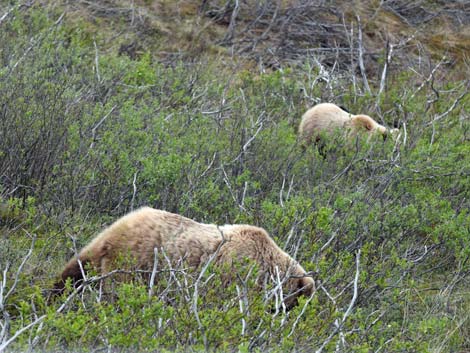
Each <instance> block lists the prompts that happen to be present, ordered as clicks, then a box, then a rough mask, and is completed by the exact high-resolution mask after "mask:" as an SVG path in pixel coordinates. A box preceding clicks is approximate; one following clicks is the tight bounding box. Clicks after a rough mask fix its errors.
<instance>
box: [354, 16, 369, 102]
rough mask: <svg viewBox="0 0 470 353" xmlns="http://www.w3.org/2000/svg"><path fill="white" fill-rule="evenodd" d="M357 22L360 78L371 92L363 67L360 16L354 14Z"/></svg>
mask: <svg viewBox="0 0 470 353" xmlns="http://www.w3.org/2000/svg"><path fill="white" fill-rule="evenodd" d="M356 19H357V24H358V31H357V41H358V43H357V47H358V50H359V68H360V69H361V75H362V80H363V81H364V87H365V88H366V91H367V93H369V94H372V92H371V90H370V87H369V82H368V81H367V75H366V69H365V67H364V58H363V56H364V54H363V46H362V28H361V18H360V17H359V15H357V16H356Z"/></svg>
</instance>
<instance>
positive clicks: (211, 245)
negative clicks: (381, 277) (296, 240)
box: [55, 207, 314, 307]
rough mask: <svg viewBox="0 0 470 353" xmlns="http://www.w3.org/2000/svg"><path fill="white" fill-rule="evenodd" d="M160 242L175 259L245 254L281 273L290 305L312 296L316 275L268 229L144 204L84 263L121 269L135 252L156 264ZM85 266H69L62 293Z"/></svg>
mask: <svg viewBox="0 0 470 353" xmlns="http://www.w3.org/2000/svg"><path fill="white" fill-rule="evenodd" d="M154 248H157V250H159V251H163V252H164V253H165V254H166V255H167V256H168V257H169V259H170V260H171V261H172V262H173V263H174V264H176V263H178V262H179V261H181V260H183V261H184V262H185V263H187V264H188V265H190V266H193V267H197V266H199V265H201V264H202V263H204V262H206V261H207V260H208V259H209V258H210V257H211V256H212V255H214V254H215V255H214V258H213V261H214V263H215V264H219V265H221V264H229V265H230V264H232V262H233V261H234V260H237V261H241V260H243V259H245V258H249V259H251V260H254V261H255V262H256V263H257V264H258V265H259V268H260V271H261V272H262V273H265V274H267V275H272V276H274V278H275V276H276V275H277V272H278V273H279V274H280V276H281V279H282V278H283V277H285V278H286V281H285V284H284V287H285V289H286V290H287V292H288V293H290V294H292V295H290V296H288V297H287V298H288V299H287V300H285V303H286V306H287V307H291V306H292V305H295V303H296V297H297V296H298V295H300V294H303V295H306V296H310V295H311V294H312V293H313V291H314V281H313V279H312V278H311V277H307V276H306V272H305V270H304V269H303V268H302V267H301V266H300V265H299V264H298V263H297V262H296V261H294V260H293V259H292V258H291V257H290V256H289V255H288V254H286V253H285V252H284V251H283V250H281V249H280V248H279V247H278V246H277V245H276V243H275V242H274V241H273V240H272V239H271V238H270V236H269V235H268V233H267V232H266V231H265V230H264V229H262V228H258V227H254V226H250V225H224V226H220V227H217V226H216V225H213V224H202V223H198V222H195V221H193V220H191V219H188V218H185V217H183V216H180V215H177V214H173V213H169V212H166V211H161V210H156V209H153V208H150V207H143V208H141V209H138V210H136V211H134V212H131V213H129V214H127V215H125V216H124V217H122V218H120V219H119V220H117V221H116V222H115V223H113V224H112V225H111V226H109V227H108V228H106V229H105V230H104V231H103V232H101V233H100V234H98V235H97V236H96V237H95V238H94V239H93V240H92V241H91V242H90V243H89V244H88V245H87V246H85V247H84V248H83V249H82V250H81V251H80V253H79V254H78V258H79V259H80V261H81V263H82V268H84V267H88V266H87V265H91V266H92V267H93V268H94V269H96V270H98V271H99V272H100V273H101V274H106V273H108V272H110V271H112V270H114V269H117V266H118V265H117V264H116V261H117V260H119V258H120V257H121V258H122V256H123V255H124V256H128V255H130V256H131V257H133V258H134V259H135V261H136V264H135V267H134V268H136V269H141V270H151V269H152V267H153V263H154V256H155V255H154ZM82 268H81V267H80V265H79V263H78V261H77V258H76V257H75V258H73V259H71V260H70V261H69V262H68V263H67V265H66V266H65V268H64V270H63V272H62V275H61V279H60V280H59V281H58V282H57V283H56V286H55V292H56V294H58V293H61V292H62V291H63V290H64V286H65V282H66V280H67V279H68V278H71V279H72V282H73V283H74V284H75V285H77V282H78V283H79V282H80V281H81V280H83V275H82Z"/></svg>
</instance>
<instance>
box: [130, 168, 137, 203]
mask: <svg viewBox="0 0 470 353" xmlns="http://www.w3.org/2000/svg"><path fill="white" fill-rule="evenodd" d="M137 173H138V172H135V173H134V180H133V181H132V188H133V190H134V191H133V193H132V199H131V210H133V209H134V201H135V195H136V193H137V185H136V183H135V182H136V180H137Z"/></svg>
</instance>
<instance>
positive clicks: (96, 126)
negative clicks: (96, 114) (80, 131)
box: [89, 105, 117, 149]
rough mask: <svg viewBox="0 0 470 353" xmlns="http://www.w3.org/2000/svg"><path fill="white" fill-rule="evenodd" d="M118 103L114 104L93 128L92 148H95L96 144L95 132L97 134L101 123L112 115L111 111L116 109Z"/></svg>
mask: <svg viewBox="0 0 470 353" xmlns="http://www.w3.org/2000/svg"><path fill="white" fill-rule="evenodd" d="M116 107H117V105H114V106H113V107H112V108H111V110H110V111H109V112H108V113H107V114H106V115H105V116H104V117H103V118H102V119H101V120H100V121H99V122H98V123H97V124H96V125H95V126H94V127H93V129H91V139H92V141H91V144H90V147H89V148H90V149H92V148H93V146H94V144H95V134H96V130H97V129H98V128H99V127H100V126H101V124H103V123H104V121H105V120H106V119H107V118H108V117H109V116H110V115H111V113H112V112H113V111H114V109H116Z"/></svg>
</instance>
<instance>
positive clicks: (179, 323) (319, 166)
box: [0, 0, 470, 352]
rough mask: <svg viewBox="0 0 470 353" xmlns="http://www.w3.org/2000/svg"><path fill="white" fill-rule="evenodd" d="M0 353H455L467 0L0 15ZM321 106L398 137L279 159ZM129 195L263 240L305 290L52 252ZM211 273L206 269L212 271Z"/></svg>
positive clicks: (469, 223)
mask: <svg viewBox="0 0 470 353" xmlns="http://www.w3.org/2000/svg"><path fill="white" fill-rule="evenodd" d="M0 10H1V11H0V38H1V44H0V107H1V108H0V198H1V200H0V201H1V202H0V270H1V273H0V352H3V351H6V352H18V351H38V352H50V351H54V352H57V351H73V352H88V351H90V352H95V351H107V352H127V351H129V352H130V351H132V352H135V351H152V352H169V351H171V352H173V351H204V350H211V351H220V352H236V351H238V352H265V351H266V352H285V351H297V352H307V351H308V352H461V351H467V350H470V318H469V316H470V294H469V289H470V281H469V279H470V278H469V274H470V264H469V256H470V234H469V233H470V215H469V208H470V175H469V174H470V119H469V114H470V113H469V110H470V95H469V81H468V78H469V77H470V75H469V74H470V72H469V71H470V70H469V65H470V62H469V59H468V48H469V46H470V37H469V33H470V4H469V2H468V1H452V2H448V1H430V0H429V1H426V0H419V1H418V0H416V1H404V0H403V1H402V0H395V1H376V0H364V1H354V2H350V1H342V0H335V1H330V2H317V1H309V0H306V1H261V2H260V1H251V0H248V1H243V2H241V1H233V0H201V1H196V0H178V1H165V0H159V1H146V0H140V1H137V0H136V1H133V0H132V1H131V0H117V1H107V0H97V1H84V0H77V1H65V0H54V1H41V0H36V1H35V0H29V1H26V0H23V1H15V0H8V1H5V0H2V1H0ZM319 102H334V103H335V104H338V105H341V106H344V107H347V108H348V109H349V110H350V111H353V112H361V113H364V114H368V115H370V116H372V117H373V118H374V119H375V120H377V121H378V122H379V123H381V124H383V125H385V126H389V127H399V128H400V137H399V139H398V140H397V141H393V140H392V139H387V140H385V141H383V140H371V141H368V140H367V139H364V138H361V137H360V136H359V137H357V140H356V141H355V143H354V144H353V145H352V146H351V144H350V143H349V142H347V141H344V138H342V137H341V136H334V137H332V138H330V139H328V142H327V144H326V146H325V150H326V151H327V153H325V154H323V155H320V154H319V152H318V148H317V147H316V146H309V147H307V148H304V149H303V148H301V146H300V144H299V143H298V141H297V136H296V132H297V129H298V124H299V123H300V118H301V116H302V114H303V113H304V112H305V111H306V109H307V108H309V107H311V106H313V105H315V104H317V103H319ZM142 205H149V206H152V207H156V208H160V209H165V210H168V211H170V212H174V213H178V214H182V215H184V216H186V217H188V218H192V219H195V220H197V221H199V222H204V223H216V224H225V223H246V224H253V225H257V226H261V227H263V228H265V229H266V230H267V231H268V232H269V233H270V234H271V236H272V237H273V239H274V240H275V241H276V243H277V244H279V246H280V247H281V248H282V249H284V250H285V251H286V252H287V253H289V254H290V255H291V256H293V257H294V258H295V259H296V260H298V261H299V262H300V263H301V264H302V266H303V267H304V268H305V269H306V270H307V271H311V273H312V275H313V276H314V278H315V281H316V284H317V292H316V293H315V294H314V295H313V296H312V297H310V298H301V299H300V300H299V305H298V306H296V307H295V308H294V309H292V310H291V311H285V310H283V308H282V307H279V306H277V305H276V303H277V302H278V299H279V295H280V294H279V292H278V290H277V289H276V288H277V286H276V284H275V283H274V284H272V287H269V286H268V288H266V289H265V290H263V291H260V290H259V288H258V287H257V286H256V280H255V279H256V273H257V272H258V269H257V268H256V266H251V265H250V266H240V269H239V271H237V272H236V274H237V275H236V276H234V280H233V281H232V282H231V284H230V285H229V286H227V287H223V286H222V284H221V276H220V274H218V273H217V272H220V271H224V269H217V268H214V267H213V266H212V264H211V263H207V264H206V265H205V266H203V267H201V268H198V269H196V270H191V269H188V268H186V267H185V266H184V264H183V265H182V266H180V267H178V268H170V267H169V266H166V264H167V263H166V259H165V256H164V254H157V255H158V256H156V260H157V261H156V266H155V271H154V274H155V278H156V281H155V282H154V285H153V286H152V287H151V288H149V286H148V285H147V284H146V283H144V282H140V281H139V277H138V276H136V280H135V281H134V282H132V283H124V284H121V285H116V286H115V287H113V292H114V293H112V294H113V295H112V299H111V300H107V298H106V297H105V296H104V294H103V293H102V291H100V286H99V283H98V282H99V276H98V274H96V275H92V276H91V277H89V281H88V282H87V283H86V285H84V286H83V290H82V291H81V292H79V293H78V292H76V291H73V290H72V288H70V290H69V291H68V292H67V293H64V295H63V296H61V297H60V298H58V299H57V300H55V301H53V302H52V303H50V304H49V305H48V304H47V302H46V299H47V293H48V292H47V291H48V289H50V288H52V286H53V283H54V281H55V280H56V279H57V276H58V275H59V273H60V271H61V269H62V268H63V266H64V264H65V263H66V261H67V260H68V259H69V258H71V257H72V256H73V255H74V254H75V253H76V251H77V250H79V249H80V248H81V247H82V246H84V245H85V244H86V243H87V242H88V241H89V240H90V239H91V238H92V237H93V236H95V235H96V234H97V233H98V232H99V231H100V230H101V229H102V228H103V227H104V226H105V225H107V224H110V223H112V222H113V221H114V220H115V219H117V218H118V217H119V216H121V215H123V214H125V213H127V212H128V211H130V210H132V209H136V208H137V207H139V206H142ZM225 270H226V269H225Z"/></svg>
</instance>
